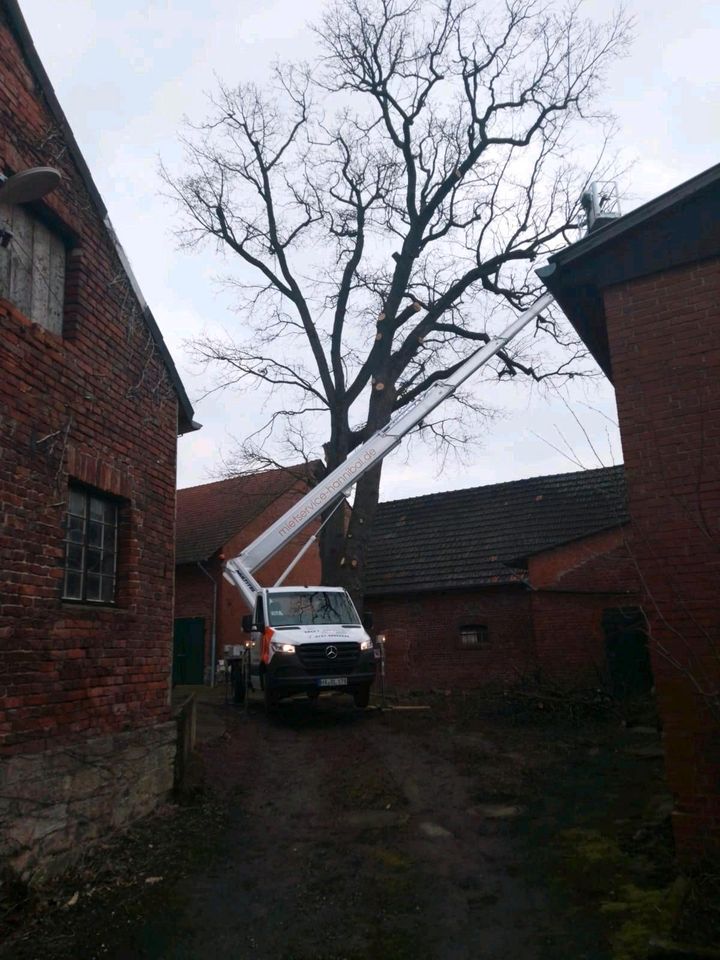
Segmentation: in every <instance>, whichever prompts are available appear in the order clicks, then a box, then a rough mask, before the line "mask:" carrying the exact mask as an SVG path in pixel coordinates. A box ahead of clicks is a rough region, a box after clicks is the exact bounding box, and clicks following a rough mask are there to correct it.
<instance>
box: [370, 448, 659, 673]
mask: <svg viewBox="0 0 720 960" xmlns="http://www.w3.org/2000/svg"><path fill="white" fill-rule="evenodd" d="M626 521H627V514H626V508H625V484H624V477H623V468H622V467H612V468H608V469H600V470H589V471H585V472H579V473H569V474H559V475H555V476H548V477H534V478H532V479H529V480H519V481H515V482H511V483H499V484H493V485H491V486H486V487H475V488H473V489H467V490H456V491H454V492H451V493H440V494H432V495H430V496H424V497H415V498H413V499H410V500H397V501H392V502H389V503H383V504H381V505H380V508H379V511H378V516H377V520H376V523H375V527H374V528H373V537H372V545H371V548H370V553H369V557H368V578H367V591H366V607H367V609H369V610H372V613H373V617H374V623H375V627H376V628H377V630H378V631H382V632H384V633H385V634H386V637H387V641H386V656H387V670H388V682H389V683H390V684H391V685H394V686H397V687H402V688H410V689H418V690H422V689H425V690H427V689H429V688H439V689H443V688H452V689H462V688H465V689H470V688H477V687H481V686H487V685H502V686H504V685H507V684H512V683H517V682H518V681H520V680H522V679H523V678H529V677H531V676H537V675H540V676H542V677H544V678H545V679H548V680H552V681H554V682H558V683H562V684H565V685H571V686H583V685H587V684H591V685H595V684H597V682H598V679H599V678H601V677H602V678H605V679H609V680H612V681H613V682H614V683H615V684H616V685H618V687H624V688H627V686H628V685H629V686H630V687H636V686H638V685H640V686H642V685H643V684H645V683H646V682H647V673H646V671H645V670H644V662H645V658H646V654H645V652H644V651H645V647H644V633H643V630H642V622H641V618H640V617H639V611H638V610H637V602H638V601H637V597H638V587H637V583H636V577H635V575H634V570H633V569H632V565H631V563H630V562H629V560H628V554H627V547H626V543H625V541H626V536H627V530H626V527H625V524H626ZM621 640H622V643H621Z"/></svg>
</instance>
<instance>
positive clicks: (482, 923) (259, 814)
mask: <svg viewBox="0 0 720 960" xmlns="http://www.w3.org/2000/svg"><path fill="white" fill-rule="evenodd" d="M229 717H230V719H229V727H228V734H227V735H226V736H225V737H224V738H222V739H219V740H216V741H215V742H214V743H212V744H210V745H208V746H207V747H206V748H205V750H204V757H203V760H204V771H205V772H204V775H205V778H206V782H207V784H208V786H209V787H210V796H211V797H212V798H213V802H214V803H221V804H222V807H223V810H224V811H225V816H224V819H223V825H222V829H220V828H219V826H218V823H217V821H213V820H212V818H209V819H206V820H203V819H197V817H196V820H195V821H194V826H193V828H192V829H189V828H187V829H188V833H187V836H186V837H184V836H183V824H184V820H183V814H182V811H181V813H180V814H179V815H178V816H177V818H176V835H175V836H174V837H173V842H174V843H175V844H176V846H175V848H174V849H175V853H174V854H173V848H172V846H170V847H168V850H169V852H168V850H166V849H165V847H167V846H168V844H169V842H170V841H169V839H168V837H167V836H165V838H164V839H163V836H158V838H157V840H156V842H155V843H154V844H153V845H152V846H153V849H152V852H150V851H149V850H148V863H147V864H142V865H141V866H142V867H143V868H144V869H143V870H142V871H141V873H140V874H139V875H138V876H137V882H136V884H135V885H134V886H133V885H132V884H131V885H130V886H129V887H128V888H127V889H125V890H123V891H120V895H119V896H118V899H117V900H116V901H113V897H112V894H110V893H108V892H107V891H106V892H102V890H101V892H100V893H99V894H96V895H95V896H94V897H93V896H88V897H85V896H84V895H83V897H82V899H81V902H80V903H79V904H77V905H75V906H73V907H72V908H67V907H65V908H64V910H62V911H57V920H58V921H59V922H57V923H54V924H53V923H49V922H47V921H46V922H45V924H44V926H43V924H40V926H39V928H38V930H37V935H36V936H35V937H34V938H26V939H25V940H23V941H20V942H16V943H15V944H14V947H13V952H12V953H8V952H4V951H2V950H1V949H0V958H2V960H5V958H9V957H10V956H12V957H13V958H15V957H17V958H18V960H25V958H28V960H29V958H31V957H35V956H37V957H43V958H46V960H47V958H52V957H58V958H65V957H73V958H74V960H92V958H95V957H98V958H99V957H104V958H112V960H130V958H132V960H205V958H209V960H270V958H273V960H550V958H552V960H557V958H560V957H572V958H573V960H582V958H585V960H606V958H608V957H610V956H611V953H610V952H609V950H608V940H607V937H606V936H605V935H604V927H603V925H602V924H601V923H600V920H599V913H598V910H597V904H595V902H594V901H592V898H591V899H590V901H589V902H588V901H587V898H585V899H583V898H580V899H577V898H576V897H575V896H574V891H573V890H572V886H573V885H574V884H575V879H574V878H573V876H570V883H569V885H568V886H563V883H562V873H563V869H562V868H559V867H558V864H559V863H560V861H562V858H563V856H565V854H563V853H562V851H560V850H559V849H558V848H557V843H558V839H557V838H558V837H559V836H560V835H561V834H562V831H563V830H565V831H566V832H567V828H568V827H570V828H573V827H576V826H577V825H578V824H581V825H587V823H589V822H590V820H591V818H592V815H593V810H594V809H596V808H598V807H603V805H604V806H605V807H607V810H606V813H607V815H608V816H609V817H610V818H613V817H615V814H616V813H617V812H618V811H620V812H624V814H625V815H627V814H628V813H629V812H631V810H632V808H633V807H636V808H637V811H636V813H637V812H639V811H640V810H641V809H642V808H643V807H644V806H645V805H646V803H647V799H648V796H649V795H650V794H651V793H652V789H653V787H652V784H653V778H654V779H655V780H657V779H658V778H659V762H658V761H656V760H655V759H653V758H652V757H650V758H649V759H648V758H646V759H644V760H643V761H642V762H643V763H644V764H645V766H644V767H643V768H642V770H641V771H640V770H639V771H638V772H637V774H634V773H633V766H632V762H630V763H628V762H626V760H623V757H625V754H622V753H618V751H617V750H616V749H614V747H613V746H612V745H611V746H608V741H607V737H610V738H612V737H613V736H615V735H616V732H617V731H616V729H615V727H613V728H612V730H609V729H605V728H603V730H604V733H600V734H598V732H597V731H595V734H594V736H595V739H594V740H593V739H588V737H587V733H585V734H581V733H578V732H575V731H566V732H565V736H564V738H560V737H558V735H557V731H548V730H547V729H543V728H541V727H532V726H531V727H529V728H527V727H523V726H522V725H517V724H516V723H512V722H508V721H507V720H499V719H496V720H490V719H488V720H482V719H481V720H476V721H475V722H468V720H467V718H463V717H460V718H458V717H452V716H447V715H443V716H440V715H438V712H437V711H433V712H432V713H426V714H423V713H407V714H400V713H392V714H382V713H380V712H367V713H361V712H358V711H355V710H354V709H353V708H352V707H351V706H350V704H349V703H346V702H345V701H344V700H343V699H342V698H332V699H328V700H321V701H320V702H319V703H318V704H317V705H313V704H310V703H308V702H306V701H301V700H298V701H291V702H288V703H285V704H283V705H282V707H281V709H280V711H279V712H278V715H277V716H276V717H275V718H274V719H272V720H271V721H268V720H267V719H266V718H265V716H264V715H263V713H262V711H261V709H260V708H259V707H256V706H254V707H253V708H252V709H251V711H250V712H249V714H248V715H244V714H242V713H237V714H234V713H232V712H231V713H230V714H229ZM598 736H600V740H598V739H597V737H598ZM603 736H604V737H605V738H606V740H605V741H603V742H601V740H602V737H603ZM610 744H612V739H610ZM650 753H652V751H650ZM618 758H619V759H618ZM618 763H620V766H621V767H622V770H620V771H619V769H618V767H617V764H618ZM656 768H657V769H656ZM649 776H650V779H648V777H649ZM628 777H630V780H632V779H633V777H636V779H637V780H638V782H639V783H640V784H641V793H640V795H637V796H636V795H634V794H633V792H632V789H633V788H632V787H631V785H630V783H629V781H628ZM606 779H607V782H604V781H605V780H606ZM602 790H606V792H607V793H608V794H609V796H610V801H609V806H608V803H607V802H606V801H605V800H604V799H603V798H602V796H601V795H600V793H601V791H602ZM646 794H647V795H648V796H646ZM613 796H614V797H616V798H617V809H616V808H615V806H613V804H614V803H615V801H613V799H612V797H613ZM621 821H622V818H620V819H619V820H618V822H621ZM167 829H172V825H171V826H170V827H169V828H166V833H167ZM581 832H582V831H581ZM586 834H588V831H587V830H585V833H584V834H582V836H581V838H580V839H581V840H582V841H583V842H585V841H586V840H587V836H586ZM142 842H144V843H145V845H146V846H148V847H149V846H150V844H149V843H148V841H147V838H146V839H145V841H141V843H142ZM592 850H593V851H594V850H595V848H594V847H593V848H592ZM593 855H594V853H593ZM613 856H614V853H613ZM573 857H575V860H573V859H572V857H571V858H570V860H568V861H567V862H568V864H570V867H573V866H574V867H575V868H576V869H577V870H578V871H579V874H580V875H582V874H583V872H584V871H587V869H588V863H587V862H584V861H582V858H581V857H580V855H579V854H578V855H577V856H576V851H575V852H573ZM578 857H580V859H578ZM576 860H577V863H576V862H575V861H576ZM133 862H134V863H135V869H137V859H136V860H134V861H133ZM563 862H564V861H563ZM175 863H176V864H177V867H175V866H174V864H175ZM601 866H602V864H601ZM570 867H569V869H570ZM596 868H597V864H596ZM151 873H157V874H158V875H159V876H160V877H161V879H157V880H156V877H154V876H151ZM613 876H615V875H613ZM149 880H151V881H152V884H151V886H150V887H148V886H147V883H148V882H149ZM143 881H144V883H145V886H143ZM608 882H609V881H608ZM580 886H582V884H580ZM605 893H606V892H603V896H604V895H605ZM73 911H74V914H73ZM73 917H74V919H75V922H76V924H77V926H74V927H73V926H71V924H72V921H73ZM605 932H606V931H605ZM617 955H618V956H620V954H617Z"/></svg>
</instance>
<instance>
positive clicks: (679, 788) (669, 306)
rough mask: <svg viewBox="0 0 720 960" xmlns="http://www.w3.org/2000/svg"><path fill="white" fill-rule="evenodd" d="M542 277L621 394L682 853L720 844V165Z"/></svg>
mask: <svg viewBox="0 0 720 960" xmlns="http://www.w3.org/2000/svg"><path fill="white" fill-rule="evenodd" d="M540 275H541V277H542V279H543V281H544V282H545V284H546V285H547V287H548V288H549V290H550V291H551V292H552V293H553V294H554V296H555V297H556V299H557V301H558V302H559V304H560V306H561V307H562V308H563V310H564V311H565V313H566V314H567V316H568V318H569V319H570V321H571V322H572V324H573V325H574V327H575V329H576V330H577V331H578V333H579V334H580V336H581V337H582V338H583V339H584V341H585V343H586V344H587V345H588V347H589V348H590V350H591V351H592V353H593V354H594V356H595V358H596V359H597V361H598V363H599V364H600V366H601V367H602V368H603V370H604V371H605V373H606V374H607V375H608V377H609V378H610V380H611V381H612V382H613V384H614V386H615V392H616V397H617V406H618V416H619V425H620V433H621V437H622V445H623V452H624V459H625V469H626V477H627V486H628V507H629V514H630V520H631V526H632V531H633V540H632V559H633V562H634V563H635V564H636V566H637V569H638V572H639V575H640V578H641V581H642V603H643V607H644V609H645V613H646V615H647V619H648V621H649V633H650V653H651V658H652V667H653V671H654V675H655V681H656V688H657V694H658V705H659V709H660V713H661V717H662V721H663V725H664V740H665V753H666V769H667V776H668V782H669V785H670V787H671V789H672V791H673V793H674V796H675V802H676V806H675V813H674V829H675V836H676V841H677V846H678V850H679V852H680V853H681V854H683V855H686V856H692V855H693V854H695V853H696V852H698V851H700V852H702V851H705V852H707V851H709V849H710V847H711V846H712V845H714V846H715V847H717V846H720V588H719V586H718V584H719V583H720V165H717V166H715V167H713V168H711V169H710V170H707V171H706V172H705V173H702V174H700V175H699V176H697V177H695V178H693V179H692V180H689V181H688V182H686V183H684V184H682V185H681V186H679V187H677V188H676V189H674V190H671V191H670V192H669V193H666V194H664V195H663V196H661V197H658V198H657V199H656V200H653V201H652V202H650V203H648V204H645V205H644V206H642V207H640V208H638V209H637V210H635V211H633V212H632V213H630V214H627V215H626V216H624V217H621V218H619V219H617V220H615V221H614V222H611V223H610V224H608V225H606V226H604V227H602V228H601V229H599V230H597V231H596V232H591V233H589V234H588V235H587V236H586V237H584V238H583V239H582V240H580V241H579V242H578V243H575V244H573V245H572V246H571V247H568V248H567V249H566V250H564V251H562V252H561V253H559V254H557V255H556V256H554V257H553V258H551V264H550V266H549V267H548V268H545V269H544V270H541V271H540Z"/></svg>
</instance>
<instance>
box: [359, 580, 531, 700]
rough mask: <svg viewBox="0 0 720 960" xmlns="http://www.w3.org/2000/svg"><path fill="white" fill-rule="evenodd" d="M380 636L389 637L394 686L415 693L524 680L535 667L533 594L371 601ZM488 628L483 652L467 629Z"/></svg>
mask: <svg viewBox="0 0 720 960" xmlns="http://www.w3.org/2000/svg"><path fill="white" fill-rule="evenodd" d="M365 608H366V610H369V611H372V614H373V633H384V634H385V635H386V645H385V651H386V658H387V682H388V684H389V685H390V686H391V687H398V688H402V689H410V690H429V689H445V688H447V689H454V690H467V689H473V688H477V687H482V686H486V685H495V684H502V685H504V684H507V683H513V682H517V680H518V679H519V678H520V677H522V676H526V675H527V674H528V673H529V672H530V671H531V670H532V669H533V666H534V654H533V639H532V624H531V615H530V595H529V594H528V593H527V592H525V591H524V590H523V589H522V588H521V587H515V588H512V587H511V588H507V589H503V588H488V589H485V590H482V591H478V590H476V591H471V590H468V591H460V590H458V591H454V592H452V593H429V594H414V595H413V594H408V595H403V596H393V597H368V598H367V599H366V602H365ZM467 624H486V625H487V627H488V641H487V644H486V645H483V646H482V647H481V648H480V649H463V648H462V647H461V646H460V636H459V628H460V627H461V626H463V625H467Z"/></svg>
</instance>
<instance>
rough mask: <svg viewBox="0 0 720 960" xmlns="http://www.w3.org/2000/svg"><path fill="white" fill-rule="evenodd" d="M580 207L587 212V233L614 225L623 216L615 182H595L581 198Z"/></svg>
mask: <svg viewBox="0 0 720 960" xmlns="http://www.w3.org/2000/svg"><path fill="white" fill-rule="evenodd" d="M580 205H581V206H582V208H583V210H584V211H585V226H586V227H587V233H594V232H595V231H596V230H599V229H600V228H601V227H604V226H606V225H607V224H608V223H612V221H613V220H617V218H618V217H620V216H621V212H620V195H619V193H618V186H617V183H616V182H615V181H614V180H607V181H604V182H603V181H598V180H595V181H594V182H593V183H591V184H590V185H589V186H588V188H587V190H585V191H584V193H583V195H582V196H581V197H580Z"/></svg>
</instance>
